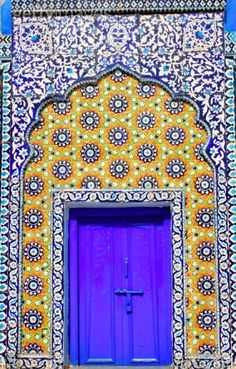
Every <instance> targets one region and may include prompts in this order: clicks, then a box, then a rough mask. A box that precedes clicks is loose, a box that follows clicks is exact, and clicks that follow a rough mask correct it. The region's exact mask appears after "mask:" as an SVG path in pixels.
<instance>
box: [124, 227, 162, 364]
mask: <svg viewBox="0 0 236 369" xmlns="http://www.w3.org/2000/svg"><path fill="white" fill-rule="evenodd" d="M127 232H128V234H129V242H128V254H129V260H130V266H131V268H130V274H131V275H130V278H129V289H131V290H134V291H135V290H143V291H144V294H143V296H133V297H132V313H130V314H128V320H129V327H128V331H129V360H128V362H127V363H132V364H133V365H134V364H137V363H139V364H141V363H143V364H151V363H152V364H153V365H156V364H157V363H158V342H157V340H158V337H157V334H158V333H157V332H158V326H157V268H156V253H155V246H156V242H155V227H154V226H153V225H148V224H147V225H133V226H130V227H129V229H127Z"/></svg>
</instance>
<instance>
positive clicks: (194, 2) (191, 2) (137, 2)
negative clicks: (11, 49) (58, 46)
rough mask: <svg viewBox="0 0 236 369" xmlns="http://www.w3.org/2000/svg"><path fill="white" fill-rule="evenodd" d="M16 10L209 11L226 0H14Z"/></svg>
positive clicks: (218, 8) (219, 8)
mask: <svg viewBox="0 0 236 369" xmlns="http://www.w3.org/2000/svg"><path fill="white" fill-rule="evenodd" d="M12 6H13V9H14V10H15V11H21V10H22V11H25V10H27V11H29V10H31V11H35V10H53V11H61V10H62V9H63V10H68V11H73V10H75V11H76V10H82V11H91V12H93V13H94V12H101V11H108V12H113V11H122V10H123V11H125V10H127V9H128V10H131V11H132V10H133V11H136V12H138V11H142V12H143V11H145V10H146V11H148V10H149V11H150V10H154V11H155V12H165V11H173V12H176V11H180V12H181V11H184V12H185V11H207V10H210V11H212V10H223V9H224V8H225V6H226V0H87V1H86V0H51V1H50V2H49V1H48V0H30V1H29V0H13V1H12Z"/></svg>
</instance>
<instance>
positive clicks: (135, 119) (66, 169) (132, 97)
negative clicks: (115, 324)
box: [22, 70, 217, 355]
mask: <svg viewBox="0 0 236 369" xmlns="http://www.w3.org/2000/svg"><path fill="white" fill-rule="evenodd" d="M207 141H208V138H207V134H206V132H205V130H204V128H203V127H202V125H201V123H199V122H198V121H196V112H195V111H194V108H193V107H192V106H190V105H189V104H188V103H185V102H183V101H178V100H174V99H172V98H171V96H170V95H169V94H168V93H167V92H165V91H164V90H163V89H162V88H160V87H158V86H157V85H155V84H151V83H146V84H142V83H139V82H138V81H137V80H136V79H134V78H131V77H129V76H127V75H125V74H124V73H122V72H121V71H120V70H116V71H115V72H113V73H112V74H111V75H110V76H109V77H106V78H104V79H102V80H101V81H100V82H99V83H98V84H97V85H94V84H88V85H84V86H83V87H81V88H77V89H76V90H75V91H74V92H73V93H72V94H71V95H70V96H69V99H68V100H67V101H57V102H54V103H52V104H50V105H48V106H47V107H45V108H44V109H43V111H42V113H41V119H40V121H39V123H38V125H36V128H35V130H34V131H33V132H32V134H31V137H30V143H31V144H32V145H33V147H34V154H33V157H32V159H31V162H30V163H29V164H28V165H27V168H26V172H25V178H24V235H23V236H24V239H23V257H24V259H23V267H24V268H23V274H22V278H23V280H22V286H23V290H24V292H23V296H22V334H23V336H22V349H23V351H24V352H26V353H28V352H29V351H30V348H31V347H33V346H34V347H35V350H36V352H38V353H47V354H48V349H49V342H48V337H49V336H50V328H51V327H50V308H49V307H50V304H51V301H50V293H47V291H50V268H51V264H50V255H51V250H50V244H51V229H50V224H51V219H50V199H51V191H52V190H53V189H57V190H58V189H60V188H67V189H73V188H85V189H90V190H91V189H98V188H103V189H104V188H113V189H116V188H117V189H129V188H140V189H153V188H162V189H167V188H170V189H171V190H173V189H182V190H183V191H184V193H185V198H186V200H185V216H186V219H185V228H186V249H187V281H186V283H187V321H188V324H187V348H188V354H190V355H196V354H199V353H200V354H204V353H205V352H206V350H207V352H208V353H210V354H211V355H212V354H214V352H215V351H216V342H217V331H216V324H217V323H216V322H217V317H216V295H215V288H216V286H215V278H216V275H215V268H216V264H215V244H214V243H215V237H214V216H215V215H214V190H215V184H214V173H213V170H212V168H211V166H210V165H209V164H208V163H207V159H206V157H205V156H204V151H202V149H203V148H204V146H205V145H206V143H207ZM182 288H183V286H182ZM43 337H44V338H43ZM36 345H37V348H36ZM206 347H207V349H206Z"/></svg>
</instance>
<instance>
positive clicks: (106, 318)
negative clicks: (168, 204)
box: [68, 207, 172, 367]
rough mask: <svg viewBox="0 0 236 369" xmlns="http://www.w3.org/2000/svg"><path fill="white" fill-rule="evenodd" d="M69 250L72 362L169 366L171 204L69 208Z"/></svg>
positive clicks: (70, 356) (82, 363)
mask: <svg viewBox="0 0 236 369" xmlns="http://www.w3.org/2000/svg"><path fill="white" fill-rule="evenodd" d="M68 249H69V250H68V271H69V273H68V284H69V294H68V313H69V325H68V336H69V362H70V364H71V365H73V366H99V367H100V366H140V367H142V366H143V367H146V366H165V365H170V364H171V363H172V267H171V265H172V257H171V252H172V251H171V250H172V247H171V217H170V211H169V209H168V208H157V207H155V208H154V207H133V208H132V207H125V208H123V207H115V208H113V207H110V208H79V209H71V210H70V215H69V247H68Z"/></svg>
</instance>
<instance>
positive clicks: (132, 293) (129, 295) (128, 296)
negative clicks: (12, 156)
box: [115, 288, 144, 314]
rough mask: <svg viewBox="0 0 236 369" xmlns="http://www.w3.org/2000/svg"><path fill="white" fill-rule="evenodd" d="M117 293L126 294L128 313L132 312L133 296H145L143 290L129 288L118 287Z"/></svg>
mask: <svg viewBox="0 0 236 369" xmlns="http://www.w3.org/2000/svg"><path fill="white" fill-rule="evenodd" d="M115 294H116V295H118V296H125V297H126V312H127V314H130V313H132V310H133V307H132V296H143V294H144V292H143V290H127V289H126V288H125V289H123V290H122V289H120V288H118V289H116V290H115Z"/></svg>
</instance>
